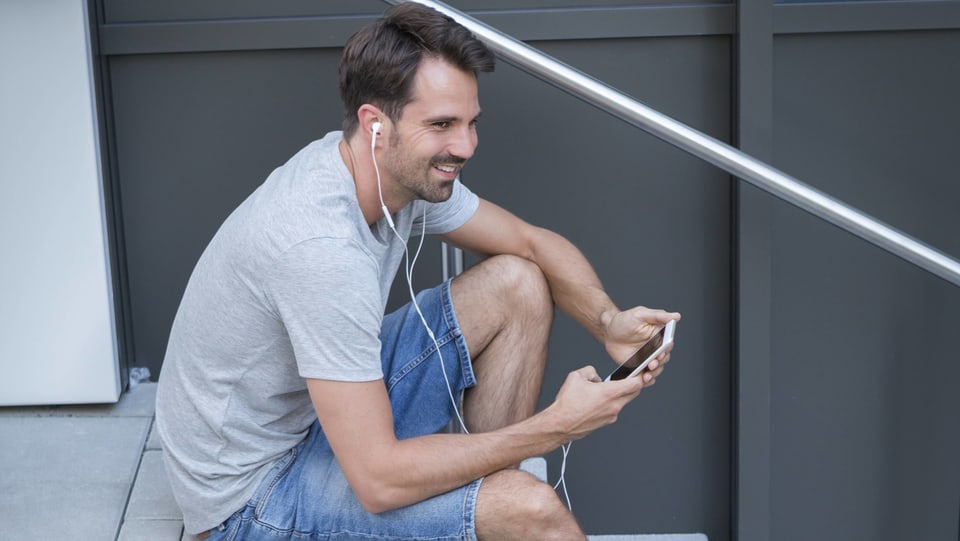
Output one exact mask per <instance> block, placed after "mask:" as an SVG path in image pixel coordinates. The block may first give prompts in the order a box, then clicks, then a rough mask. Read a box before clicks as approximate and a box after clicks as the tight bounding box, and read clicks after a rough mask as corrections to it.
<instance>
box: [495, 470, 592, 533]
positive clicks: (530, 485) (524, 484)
mask: <svg viewBox="0 0 960 541" xmlns="http://www.w3.org/2000/svg"><path fill="white" fill-rule="evenodd" d="M476 527H477V537H478V538H480V540H481V541H488V540H494V539H495V540H504V541H511V540H514V539H516V540H524V541H528V540H530V539H538V540H544V541H553V540H556V541H561V540H562V541H585V540H586V536H585V535H584V534H583V531H582V530H581V529H580V526H579V525H578V524H577V521H576V519H575V518H574V517H573V515H572V514H571V513H570V511H568V510H567V508H566V507H565V506H564V505H563V502H561V501H560V498H558V497H557V494H556V493H555V492H554V491H553V488H552V487H551V486H549V485H547V484H545V483H541V482H540V481H539V480H538V479H537V478H536V477H534V476H532V475H530V474H528V473H526V472H522V471H519V470H502V471H499V472H497V473H494V474H492V475H489V476H487V477H486V478H485V479H484V480H483V483H482V484H481V485H480V492H479V494H478V496H477V511H476Z"/></svg>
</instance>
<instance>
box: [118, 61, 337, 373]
mask: <svg viewBox="0 0 960 541" xmlns="http://www.w3.org/2000/svg"><path fill="white" fill-rule="evenodd" d="M338 62H339V56H338V53H337V51H278V52H261V53H258V52H244V53H203V54H182V55H146V56H135V57H134V56H125V57H116V58H113V59H112V62H111V73H112V82H113V95H114V101H113V107H114V117H115V137H116V147H117V161H118V164H117V165H118V173H119V175H120V177H121V197H122V205H123V215H124V222H125V233H126V240H127V247H126V248H127V263H128V272H129V279H130V296H131V304H132V309H133V314H132V318H133V322H134V334H135V345H136V362H135V363H133V364H136V365H139V366H148V367H150V368H151V371H152V372H153V374H154V376H156V374H158V373H159V367H160V361H161V359H162V356H163V352H164V351H165V349H166V340H167V334H168V332H169V329H170V323H171V322H172V321H173V315H174V313H175V312H176V308H177V306H178V304H179V299H180V295H181V294H182V292H183V288H184V287H185V285H186V280H187V277H188V276H189V274H190V271H191V270H192V269H193V265H194V264H195V263H196V260H197V258H199V256H200V253H201V251H202V250H203V248H204V247H205V246H206V244H207V242H208V241H209V240H210V238H211V237H212V236H213V234H214V232H215V231H216V229H217V228H218V227H219V226H220V224H221V223H222V222H223V220H224V219H225V218H226V216H227V214H229V213H230V211H232V210H233V209H234V208H235V207H236V206H237V205H238V204H239V203H240V201H242V200H243V199H244V198H245V197H246V196H247V195H248V194H249V193H250V192H251V191H253V189H254V188H255V187H256V186H258V185H259V184H260V183H261V182H263V180H264V179H265V178H266V176H267V174H269V173H270V171H271V170H272V169H273V168H275V167H276V166H278V165H280V164H282V163H283V162H285V161H286V160H287V159H288V158H289V157H290V156H292V155H293V153H294V152H296V151H297V150H298V149H299V148H301V147H302V146H304V145H305V144H306V143H307V142H309V141H310V140H313V139H316V138H318V137H319V136H321V135H322V134H323V133H324V131H325V130H326V129H327V128H328V127H330V126H333V127H337V126H339V122H340V119H341V117H342V114H341V112H340V111H341V106H340V100H339V97H338V94H337V90H336V86H335V85H331V84H330V81H329V74H330V73H334V74H335V73H336V66H337V63H338Z"/></svg>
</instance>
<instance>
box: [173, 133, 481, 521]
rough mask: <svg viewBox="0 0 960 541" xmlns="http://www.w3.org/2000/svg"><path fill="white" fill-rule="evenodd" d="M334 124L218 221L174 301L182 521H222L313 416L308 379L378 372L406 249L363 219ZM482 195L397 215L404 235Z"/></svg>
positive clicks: (369, 377)
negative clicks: (390, 300)
mask: <svg viewBox="0 0 960 541" xmlns="http://www.w3.org/2000/svg"><path fill="white" fill-rule="evenodd" d="M341 139H342V134H341V133H340V132H332V133H329V134H327V135H326V136H325V137H324V138H323V139H321V140H319V141H316V142H314V143H311V144H310V145H308V146H307V147H306V148H304V149H303V150H301V151H300V152H299V153H297V154H296V155H295V156H293V157H292V158H291V159H290V160H289V161H288V162H287V163H286V164H284V165H283V166H281V167H279V168H277V169H276V170H275V171H274V172H273V173H272V174H271V175H270V176H269V177H268V178H267V180H266V182H264V183H263V184H262V185H261V186H260V187H259V188H258V189H257V190H256V191H255V192H254V193H253V194H251V195H250V197H248V198H247V200H246V201H244V202H243V203H242V204H241V205H240V206H239V207H238V208H237V209H236V210H235V211H234V212H233V213H232V214H231V215H230V216H229V217H228V218H227V220H226V221H225V222H224V224H223V225H222V226H221V227H220V230H219V231H218V232H217V234H216V235H215V236H214V238H213V239H212V240H211V241H210V244H209V246H207V248H206V250H205V251H204V252H203V255H202V256H201V257H200V260H199V262H198V263H197V266H196V268H195V269H194V271H193V274H192V275H191V276H190V281H189V283H188V284H187V288H186V290H185V292H184V295H183V300H182V301H181V303H180V308H179V310H178V311H177V315H176V318H175V320H174V322H173V328H172V329H171V332H170V341H169V343H168V345H167V353H166V357H165V358H164V362H163V370H162V371H161V373H160V383H159V386H158V389H157V410H156V412H157V428H158V431H159V435H160V439H161V441H162V443H163V448H164V451H165V453H164V456H165V460H166V467H167V473H168V477H169V478H170V482H171V485H172V488H173V492H174V495H175V497H176V499H177V503H178V504H179V505H180V508H181V510H182V511H183V522H184V526H185V528H186V530H187V531H188V532H201V531H205V530H208V529H210V528H213V527H215V526H217V525H218V524H220V523H221V522H223V521H224V520H225V519H226V518H227V517H229V516H230V515H231V514H232V513H234V512H235V511H237V510H238V509H240V508H241V507H243V505H245V504H246V502H247V501H248V500H249V499H250V498H251V497H252V496H253V492H254V491H255V489H256V487H257V485H258V483H259V482H260V481H261V479H262V477H263V476H264V475H265V474H266V472H267V471H268V470H269V469H270V466H271V465H272V464H273V463H274V461H276V460H277V459H279V458H280V457H281V456H283V454H284V453H286V452H287V451H288V450H290V449H292V448H293V447H294V446H295V445H296V444H297V443H299V442H300V441H301V440H303V438H304V437H305V436H306V433H307V431H308V429H309V427H310V425H311V424H312V423H313V421H314V420H316V414H315V413H314V410H313V406H312V403H311V401H310V397H309V395H308V393H307V390H306V383H305V381H304V378H319V379H329V380H338V381H373V380H377V379H380V378H382V377H383V376H382V371H381V365H380V340H379V333H380V326H381V323H382V320H383V312H384V307H385V305H386V301H387V295H388V293H389V291H390V285H391V283H392V281H393V278H394V276H395V274H396V271H397V268H398V266H399V264H400V262H401V260H402V258H403V246H404V243H403V242H401V241H400V240H399V239H398V238H397V237H396V235H395V234H394V233H393V232H392V231H391V230H390V229H389V227H388V225H387V223H386V221H385V220H380V221H379V222H377V223H376V224H374V225H373V226H368V225H367V223H366V221H365V220H364V218H363V215H362V214H361V212H360V207H359V205H358V203H357V198H356V186H355V184H354V182H353V179H352V177H351V176H350V172H349V171H348V170H347V168H346V166H345V165H344V163H343V160H342V159H341V156H340V152H339V150H338V144H339V142H340V141H341ZM477 205H478V199H477V197H476V195H474V194H473V193H471V192H470V191H469V190H468V189H467V188H466V187H464V186H463V185H462V184H460V182H459V181H458V182H457V183H456V184H455V186H454V190H453V196H452V197H451V198H450V199H449V200H448V201H445V202H443V203H438V204H430V203H425V202H423V201H415V202H413V203H411V204H410V205H407V207H405V208H403V209H402V210H401V211H400V212H398V213H397V214H396V215H394V218H393V220H394V223H395V225H396V228H397V231H399V233H400V235H401V236H402V237H403V238H404V239H407V238H408V237H409V236H410V233H411V230H412V231H414V234H419V233H420V228H421V224H422V222H421V218H422V216H423V212H424V207H426V216H427V219H426V222H427V226H426V231H427V233H428V234H440V233H446V232H449V231H452V230H454V229H456V228H458V227H460V226H461V225H463V224H464V223H465V222H466V221H467V220H468V219H469V218H470V217H471V216H472V215H473V213H474V212H475V211H476V209H477Z"/></svg>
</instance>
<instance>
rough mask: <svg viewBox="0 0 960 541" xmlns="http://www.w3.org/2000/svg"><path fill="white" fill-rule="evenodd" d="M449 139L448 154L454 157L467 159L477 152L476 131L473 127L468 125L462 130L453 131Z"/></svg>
mask: <svg viewBox="0 0 960 541" xmlns="http://www.w3.org/2000/svg"><path fill="white" fill-rule="evenodd" d="M454 132H455V133H454V134H453V136H452V137H451V140H450V144H449V147H448V149H447V150H448V152H449V153H450V154H452V155H454V156H457V157H459V158H463V159H465V160H466V159H469V158H471V157H472V156H473V153H474V152H475V151H476V150H477V144H478V143H479V141H478V139H477V130H476V128H475V127H474V126H473V125H468V126H465V127H463V128H462V129H458V130H454Z"/></svg>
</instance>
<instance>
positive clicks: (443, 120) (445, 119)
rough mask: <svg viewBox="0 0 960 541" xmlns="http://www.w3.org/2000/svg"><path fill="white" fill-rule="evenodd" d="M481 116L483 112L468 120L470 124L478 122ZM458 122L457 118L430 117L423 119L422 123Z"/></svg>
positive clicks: (458, 118)
mask: <svg viewBox="0 0 960 541" xmlns="http://www.w3.org/2000/svg"><path fill="white" fill-rule="evenodd" d="M482 114H483V111H480V112H478V113H477V115H476V116H475V117H473V118H472V119H470V122H474V121H477V120H479V119H480V115H482ZM458 120H460V117H458V116H436V117H431V118H427V119H424V121H423V122H424V124H433V123H436V122H456V121H458Z"/></svg>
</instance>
